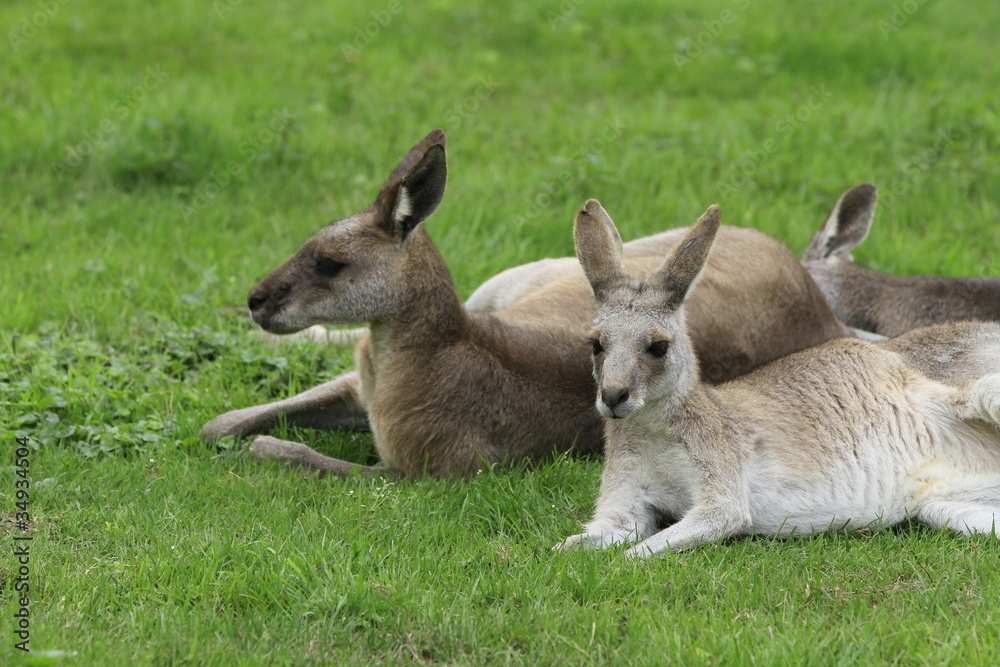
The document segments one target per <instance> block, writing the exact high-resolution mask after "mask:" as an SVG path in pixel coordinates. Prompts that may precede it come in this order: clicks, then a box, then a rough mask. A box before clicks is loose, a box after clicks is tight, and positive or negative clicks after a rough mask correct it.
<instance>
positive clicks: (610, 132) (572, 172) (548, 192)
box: [513, 116, 625, 225]
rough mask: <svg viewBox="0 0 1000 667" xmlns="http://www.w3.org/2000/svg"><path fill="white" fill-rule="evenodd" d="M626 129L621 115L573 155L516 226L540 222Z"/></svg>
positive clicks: (516, 220) (540, 187) (516, 219)
mask: <svg viewBox="0 0 1000 667" xmlns="http://www.w3.org/2000/svg"><path fill="white" fill-rule="evenodd" d="M624 127H625V126H624V125H623V124H622V121H621V118H618V117H617V116H616V117H615V118H614V119H613V120H611V121H609V122H608V124H607V125H605V126H604V129H603V130H602V131H601V134H600V136H598V137H596V138H594V139H593V140H592V141H591V142H590V143H589V144H587V145H586V146H585V147H584V148H582V149H580V150H578V151H577V152H576V153H574V154H573V157H572V158H571V159H570V161H569V164H568V165H567V166H566V168H565V169H563V170H562V171H561V172H560V173H559V174H558V175H557V176H555V177H554V178H550V179H549V180H547V181H545V182H544V183H541V184H539V185H538V187H537V194H536V195H535V196H533V197H532V198H531V199H530V200H529V201H528V205H527V207H526V208H525V210H524V212H523V213H520V214H518V215H516V216H514V219H513V223H514V224H515V225H518V224H522V223H525V222H530V221H533V220H535V219H537V218H538V216H539V215H540V214H541V213H542V211H544V210H546V209H548V208H549V207H550V206H552V202H553V201H555V198H556V196H557V195H559V194H560V193H562V192H565V191H566V190H568V189H570V188H571V187H573V186H574V185H575V184H577V183H579V182H580V181H581V180H582V179H583V176H584V174H585V172H586V164H587V163H588V162H592V161H593V160H595V159H597V158H599V157H601V156H602V155H604V154H605V153H606V152H607V151H608V148H609V147H610V146H611V145H612V142H614V141H615V140H616V139H618V138H619V137H621V135H622V130H623V129H624Z"/></svg>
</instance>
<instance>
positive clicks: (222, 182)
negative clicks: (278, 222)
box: [180, 109, 295, 220]
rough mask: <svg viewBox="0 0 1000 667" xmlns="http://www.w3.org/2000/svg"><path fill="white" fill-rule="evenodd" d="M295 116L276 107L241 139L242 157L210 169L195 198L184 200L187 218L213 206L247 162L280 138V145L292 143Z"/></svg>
mask: <svg viewBox="0 0 1000 667" xmlns="http://www.w3.org/2000/svg"><path fill="white" fill-rule="evenodd" d="M294 119H295V117H294V116H293V115H292V114H291V112H290V111H288V109H281V110H280V111H279V110H274V111H273V112H272V114H271V118H270V119H269V120H268V122H267V125H266V126H264V127H262V128H260V129H259V130H257V131H256V132H254V133H253V134H252V135H251V136H250V137H248V138H247V139H244V140H243V141H242V142H240V145H239V155H240V159H238V160H232V161H230V162H229V163H228V164H226V167H225V169H223V170H222V171H220V172H218V173H216V172H215V171H211V172H209V174H208V176H207V177H206V178H204V179H203V180H202V181H201V182H200V183H199V184H198V185H197V186H195V188H194V192H193V194H192V196H191V200H190V201H189V202H181V203H180V208H181V214H182V215H183V216H184V219H185V220H190V219H191V217H192V216H194V215H196V214H198V213H199V212H201V211H204V210H205V209H206V208H208V207H209V206H211V205H212V204H213V203H214V202H215V200H216V199H217V198H218V197H219V195H220V194H222V192H223V191H224V190H225V189H226V188H228V187H229V186H230V184H231V183H232V182H233V181H234V180H235V179H237V178H239V177H240V176H242V175H243V173H244V172H245V171H246V168H247V165H248V164H249V163H250V162H252V161H253V160H255V159H257V157H258V156H260V155H261V153H263V152H264V150H265V149H266V148H267V147H268V146H270V145H271V144H272V143H274V141H275V140H280V142H281V144H280V146H279V148H280V147H283V146H284V145H285V144H286V143H287V142H288V133H289V132H290V131H291V127H292V121H293V120H294Z"/></svg>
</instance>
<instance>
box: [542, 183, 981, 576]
mask: <svg viewBox="0 0 1000 667" xmlns="http://www.w3.org/2000/svg"><path fill="white" fill-rule="evenodd" d="M719 223H720V214H719V209H718V207H717V206H713V207H711V208H709V209H708V211H706V213H705V214H704V215H703V216H702V217H701V218H700V219H699V220H698V222H697V224H696V225H695V226H694V227H693V228H692V229H691V230H690V232H689V233H688V234H687V235H686V236H685V237H684V239H683V240H682V241H681V242H680V243H679V244H678V245H677V246H676V248H674V250H673V251H672V252H671V253H670V254H669V255H668V256H667V258H666V260H665V261H664V262H663V263H662V265H661V266H659V267H658V268H657V269H655V270H654V271H652V272H651V273H649V274H648V275H645V277H638V276H639V275H640V274H636V273H635V272H632V271H630V270H629V269H628V267H627V265H626V264H624V263H623V262H622V252H621V239H620V237H619V236H618V232H617V230H616V229H615V226H614V223H613V222H612V221H611V218H610V217H608V214H607V213H606V212H605V211H604V209H603V208H602V207H601V205H600V204H599V203H598V202H597V201H595V200H590V201H588V202H587V204H586V208H585V209H584V210H582V211H580V212H579V214H578V215H577V218H576V224H575V236H576V247H577V254H578V256H579V258H580V262H581V264H582V265H583V269H584V271H585V272H586V275H587V279H588V280H589V281H590V283H591V285H592V287H593V292H594V295H595V297H596V301H597V302H598V304H599V313H600V314H599V316H598V318H597V320H596V321H595V324H594V330H593V333H592V338H591V345H592V348H593V367H594V376H595V378H596V380H597V386H598V389H597V401H596V404H597V409H598V411H599V412H600V413H601V415H602V416H604V417H605V418H606V421H605V436H606V439H607V443H606V445H605V464H604V471H603V475H602V477H601V489H600V495H599V497H598V499H597V506H596V511H595V513H594V518H593V520H591V521H590V522H589V523H587V524H586V526H584V532H583V533H581V534H579V535H574V536H572V537H570V538H569V539H567V540H566V541H565V542H563V543H562V544H561V545H558V547H559V548H562V549H567V548H570V547H574V546H587V547H595V548H599V547H607V546H609V545H611V544H615V543H619V542H625V541H632V540H642V541H641V542H639V543H638V544H636V545H634V546H633V547H632V548H630V549H629V550H628V551H627V552H626V553H627V555H628V556H630V557H645V556H649V555H652V554H660V553H663V552H665V551H666V550H675V551H676V550H682V549H688V548H691V547H695V546H697V545H699V544H703V543H706V542H713V541H716V540H720V539H724V538H728V537H733V536H739V535H746V534H749V533H757V534H761V535H769V536H776V537H788V536H791V535H793V534H794V535H806V534H810V533H814V532H818V531H824V530H828V529H837V530H839V529H847V528H849V527H857V528H860V527H865V526H871V525H883V526H887V525H891V524H894V523H897V522H899V521H901V520H903V519H905V518H907V517H912V518H914V519H916V520H918V521H921V522H924V523H926V524H928V525H931V526H934V527H945V526H947V527H949V528H952V529H954V530H957V531H959V532H962V533H990V532H992V531H993V530H994V524H995V522H996V520H997V517H1000V365H998V361H997V360H998V359H1000V356H998V355H1000V326H998V325H997V324H995V323H963V324H961V325H952V324H945V325H937V326H936V327H931V328H926V329H918V330H915V331H913V332H911V333H909V334H906V335H905V336H903V337H901V338H899V339H896V340H893V341H887V342H886V343H871V342H865V341H861V340H858V339H856V338H840V339H837V340H832V341H828V342H826V343H823V344H821V345H818V346H816V347H813V348H811V349H807V350H803V351H800V352H797V353H795V354H792V355H789V356H787V357H785V358H783V359H779V360H777V361H774V362H772V363H770V364H767V365H765V366H763V367H761V368H758V369H757V370H755V371H752V372H751V373H749V374H747V375H744V376H743V377H740V378H737V379H735V380H732V381H731V382H728V383H725V384H722V385H719V386H710V385H708V384H706V383H705V382H703V381H702V380H701V379H700V378H699V369H698V358H697V355H696V353H695V348H694V346H693V344H692V339H691V336H690V333H689V331H690V327H689V325H688V324H687V322H686V319H687V317H686V315H687V313H686V310H687V307H688V305H690V304H691V303H692V299H694V298H697V294H698V292H699V291H700V290H701V286H697V285H698V281H699V278H700V277H701V275H702V271H703V269H704V267H705V264H706V261H707V260H708V258H709V255H710V252H711V251H712V245H713V241H715V238H716V234H717V232H718V230H719ZM696 286H697V287H696ZM692 292H693V293H692ZM956 332H957V333H959V334H960V335H958V336H957V337H955V339H951V334H954V333H956ZM911 357H912V359H915V360H916V364H914V363H912V362H911ZM935 358H936V359H937V360H938V364H943V365H945V366H946V367H948V368H946V369H943V370H941V371H940V372H939V374H940V377H941V380H950V381H960V382H961V384H949V383H948V382H945V381H941V380H938V379H934V378H932V377H928V376H927V375H925V374H923V373H921V372H920V371H919V370H918V366H930V365H932V364H931V363H930V361H931V360H932V359H935ZM664 520H666V521H676V523H673V524H672V525H670V526H669V527H667V528H665V529H663V530H660V531H659V532H657V528H658V526H659V525H662V524H661V522H663V521H664Z"/></svg>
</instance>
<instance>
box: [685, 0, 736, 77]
mask: <svg viewBox="0 0 1000 667" xmlns="http://www.w3.org/2000/svg"><path fill="white" fill-rule="evenodd" d="M749 7H750V0H733V8H731V9H730V8H727V9H723V10H722V11H721V12H719V15H718V16H717V17H716V18H714V19H709V20H707V21H702V25H703V26H704V28H705V29H704V30H702V31H701V32H699V33H698V34H697V35H695V36H694V37H692V38H691V39H683V40H680V42H679V43H678V47H679V50H678V51H677V52H675V53H674V65H676V66H677V69H684V68H685V67H687V66H688V65H690V64H691V63H693V62H694V61H696V60H698V59H699V58H701V57H702V56H703V55H705V49H707V48H708V47H710V46H711V45H712V44H715V40H717V39H719V37H720V36H721V35H722V33H724V32H725V31H726V27H727V26H729V25H732V24H733V23H736V20H737V19H738V18H739V17H740V14H741V13H742V12H745V11H746V10H747V8H749Z"/></svg>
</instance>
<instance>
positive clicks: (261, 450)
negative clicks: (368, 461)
mask: <svg viewBox="0 0 1000 667" xmlns="http://www.w3.org/2000/svg"><path fill="white" fill-rule="evenodd" d="M246 451H249V452H250V453H251V454H256V455H257V458H260V459H275V460H279V461H286V462H287V463H289V464H292V465H299V466H303V467H306V468H314V469H316V470H319V471H320V474H321V475H323V474H326V473H332V474H334V475H337V476H338V477H346V476H347V475H348V474H350V473H351V472H356V473H360V474H362V475H364V476H366V477H373V476H375V475H385V476H387V477H394V478H400V477H402V476H403V475H402V473H401V472H400V471H399V470H396V469H395V468H387V467H384V466H378V467H373V466H363V465H359V464H357V463H350V462H348V461H342V460H340V459H335V458H331V457H329V456H323V455H322V454H320V453H319V452H317V451H316V450H314V449H311V448H310V447H308V446H306V445H303V444H302V443H301V442H290V441H288V440H279V439H278V438H272V437H271V436H269V435H259V436H257V437H256V438H254V441H253V443H252V444H251V445H250V446H249V447H248V448H247V450H246Z"/></svg>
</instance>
